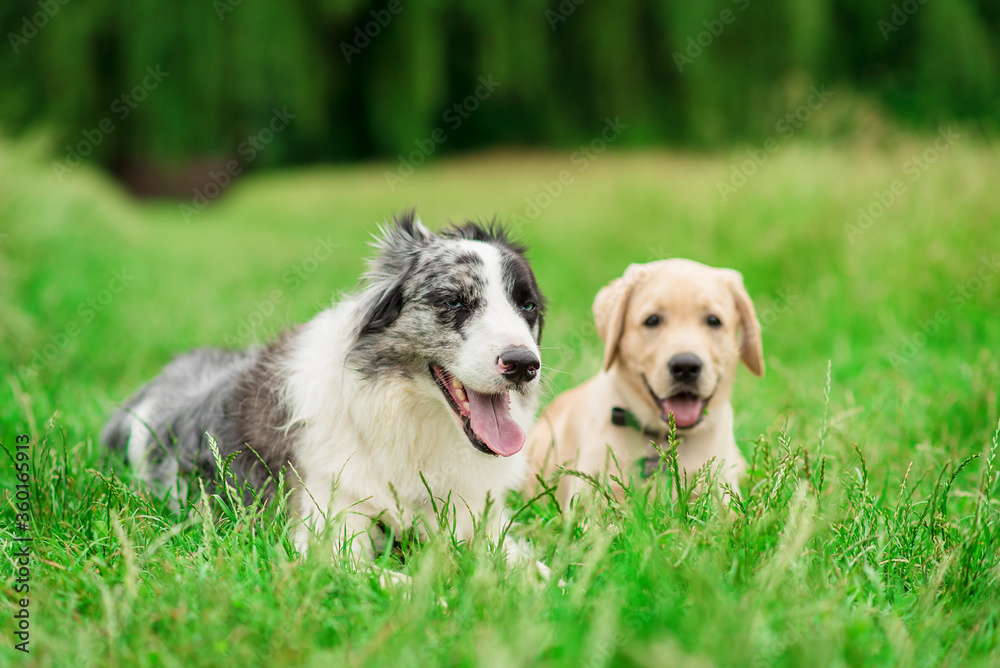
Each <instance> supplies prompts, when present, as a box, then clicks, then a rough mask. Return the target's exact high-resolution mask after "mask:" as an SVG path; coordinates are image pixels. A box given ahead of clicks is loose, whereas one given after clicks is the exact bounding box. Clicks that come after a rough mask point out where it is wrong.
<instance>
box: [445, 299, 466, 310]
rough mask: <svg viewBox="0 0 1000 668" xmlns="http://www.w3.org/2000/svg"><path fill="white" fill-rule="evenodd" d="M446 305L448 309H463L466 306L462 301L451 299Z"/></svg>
mask: <svg viewBox="0 0 1000 668" xmlns="http://www.w3.org/2000/svg"><path fill="white" fill-rule="evenodd" d="M444 305H445V306H447V307H448V308H463V307H464V306H465V304H464V303H463V302H462V300H461V299H449V300H447V301H445V303H444Z"/></svg>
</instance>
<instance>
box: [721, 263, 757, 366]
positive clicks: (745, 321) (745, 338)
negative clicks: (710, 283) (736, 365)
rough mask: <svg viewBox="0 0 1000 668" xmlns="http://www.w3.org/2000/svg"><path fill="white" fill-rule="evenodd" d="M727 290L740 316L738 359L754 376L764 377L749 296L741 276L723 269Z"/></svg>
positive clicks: (753, 313)
mask: <svg viewBox="0 0 1000 668" xmlns="http://www.w3.org/2000/svg"><path fill="white" fill-rule="evenodd" d="M723 271H725V273H726V276H727V279H728V281H729V290H730V291H731V292H732V294H733V300H735V302H736V310H737V311H738V312H739V314H740V359H741V360H743V363H744V364H746V365H747V368H748V369H750V371H751V372H753V374H754V375H755V376H763V375H764V343H763V341H762V340H761V335H760V322H759V321H758V320H757V312H756V311H754V308H753V302H752V301H751V300H750V295H749V294H748V293H747V290H746V288H745V287H743V274H741V273H740V272H738V271H736V270H735V269H724V270H723Z"/></svg>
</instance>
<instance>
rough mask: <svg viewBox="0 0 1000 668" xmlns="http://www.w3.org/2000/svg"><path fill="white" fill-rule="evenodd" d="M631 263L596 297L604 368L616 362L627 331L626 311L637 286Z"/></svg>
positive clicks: (595, 319)
mask: <svg viewBox="0 0 1000 668" xmlns="http://www.w3.org/2000/svg"><path fill="white" fill-rule="evenodd" d="M638 266H639V265H635V264H632V265H629V268H628V269H627V270H626V271H625V275H624V276H622V277H621V278H616V279H615V280H613V281H611V282H610V283H608V284H607V285H605V286H604V287H603V288H601V290H600V292H598V293H597V296H596V297H594V326H595V327H596V328H597V333H598V335H599V336H600V337H601V340H602V341H604V370H605V371H607V370H608V369H610V368H611V365H612V364H614V361H615V358H616V357H617V356H618V342H619V341H621V338H622V333H623V332H624V331H625V311H626V310H627V309H628V303H629V300H630V299H631V298H632V289H633V288H634V287H635V283H636V280H635V270H634V269H635V267H638Z"/></svg>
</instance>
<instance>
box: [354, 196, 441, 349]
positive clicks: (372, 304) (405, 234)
mask: <svg viewBox="0 0 1000 668" xmlns="http://www.w3.org/2000/svg"><path fill="white" fill-rule="evenodd" d="M379 231H380V235H379V236H378V237H376V239H375V241H374V242H373V243H372V246H373V247H374V248H375V250H376V253H375V255H374V256H373V257H372V258H371V259H370V260H369V261H368V271H367V272H366V273H365V276H364V279H363V280H364V284H365V289H364V292H363V293H362V295H361V299H360V301H361V303H360V305H359V307H358V313H359V318H358V325H357V328H356V332H357V335H358V336H363V335H364V334H368V333H370V332H376V331H379V330H382V329H385V328H386V327H388V326H389V325H391V324H392V323H394V322H395V321H396V318H398V317H399V314H400V313H401V312H402V311H403V306H404V305H405V294H404V291H403V286H404V285H405V283H406V279H407V278H408V277H409V275H410V274H411V273H412V271H413V267H414V255H415V253H416V251H417V250H419V249H420V247H421V246H423V245H424V244H426V243H427V242H429V241H431V240H433V239H434V238H435V235H434V233H433V232H431V231H430V230H428V229H427V228H426V227H424V226H423V224H422V223H421V222H420V219H419V218H417V217H416V213H415V212H414V211H412V210H411V211H407V212H405V213H404V214H403V215H402V216H399V217H397V218H395V219H394V221H393V225H391V226H380V228H379Z"/></svg>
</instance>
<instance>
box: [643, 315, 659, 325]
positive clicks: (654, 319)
mask: <svg viewBox="0 0 1000 668" xmlns="http://www.w3.org/2000/svg"><path fill="white" fill-rule="evenodd" d="M642 324H643V326H644V327H656V326H657V325H659V324H660V316H658V315H656V314H655V313H654V314H653V315H651V316H649V317H648V318H646V320H645V322H643V323H642Z"/></svg>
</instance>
